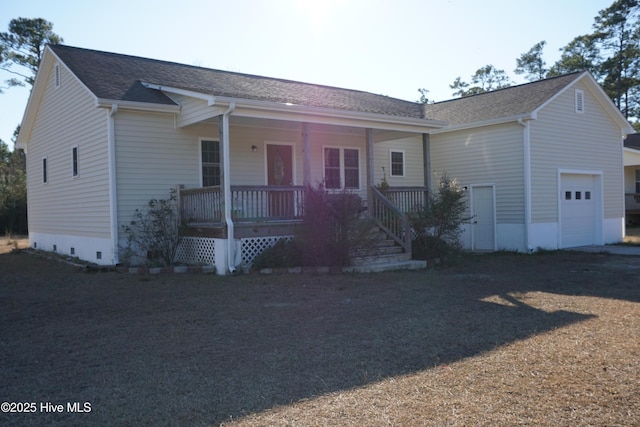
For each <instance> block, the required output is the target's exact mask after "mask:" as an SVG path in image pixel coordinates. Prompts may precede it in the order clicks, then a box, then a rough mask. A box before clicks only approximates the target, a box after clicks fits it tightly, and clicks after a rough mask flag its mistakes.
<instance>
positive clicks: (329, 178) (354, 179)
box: [324, 147, 360, 189]
mask: <svg viewBox="0 0 640 427" xmlns="http://www.w3.org/2000/svg"><path fill="white" fill-rule="evenodd" d="M324 182H325V186H326V188H327V189H340V188H347V189H359V188H360V151H359V150H358V149H355V148H333V147H325V149H324Z"/></svg>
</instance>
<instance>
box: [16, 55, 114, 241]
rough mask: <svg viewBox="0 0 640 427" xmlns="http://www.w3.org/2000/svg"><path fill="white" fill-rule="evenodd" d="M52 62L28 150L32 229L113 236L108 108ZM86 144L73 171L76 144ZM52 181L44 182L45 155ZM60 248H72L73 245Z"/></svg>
mask: <svg viewBox="0 0 640 427" xmlns="http://www.w3.org/2000/svg"><path fill="white" fill-rule="evenodd" d="M58 73H59V74H58V76H57V79H58V81H60V82H62V83H63V84H62V85H61V86H60V87H58V88H56V67H55V66H52V67H51V68H50V70H49V74H48V75H46V76H41V77H45V78H46V79H47V83H46V87H45V89H44V93H43V96H42V98H41V101H40V104H39V110H38V115H37V116H36V118H35V121H34V124H33V129H32V132H31V136H30V140H29V146H28V152H27V183H28V184H27V185H28V188H29V192H28V195H27V198H28V209H29V231H30V232H34V233H49V234H52V235H72V236H86V237H92V238H109V236H110V235H111V233H110V226H109V218H110V216H109V171H108V162H107V118H108V115H107V112H106V111H105V110H104V109H101V108H96V106H95V100H94V98H93V97H92V96H91V95H90V94H89V93H88V92H87V91H86V89H85V88H84V87H83V86H82V85H81V84H80V83H79V82H78V81H77V79H75V78H74V77H73V76H72V75H70V74H69V73H68V71H67V69H66V68H65V67H63V66H59V67H58ZM78 145H81V146H82V162H83V174H82V176H78V177H75V178H74V177H73V176H72V173H71V171H70V167H71V166H70V157H71V153H72V151H71V149H72V147H74V146H78ZM44 158H46V162H47V184H46V185H44V184H43V182H42V181H43V174H42V168H43V159H44ZM58 249H60V250H61V251H63V252H64V251H65V250H66V251H68V248H64V247H61V246H60V244H58Z"/></svg>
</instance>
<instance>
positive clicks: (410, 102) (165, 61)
mask: <svg viewBox="0 0 640 427" xmlns="http://www.w3.org/2000/svg"><path fill="white" fill-rule="evenodd" d="M48 46H55V48H62V49H73V50H79V51H86V52H93V53H98V54H102V55H108V56H111V57H125V58H129V59H134V60H140V61H145V62H150V63H162V64H167V65H172V66H179V67H187V68H192V69H200V70H203V71H213V72H217V73H224V74H227V75H233V76H239V77H247V78H253V79H265V80H271V81H278V82H281V83H291V84H300V85H307V86H313V87H318V88H325V89H330V90H341V91H347V92H352V93H361V94H367V95H373V96H379V97H384V98H387V99H390V100H395V101H400V102H405V103H408V104H412V105H415V106H420V105H422V104H421V103H418V102H415V101H409V100H406V99H401V98H396V97H392V96H389V95H383V94H379V93H373V92H369V91H365V90H360V89H349V88H346V87H339V86H332V85H326V84H320V83H310V82H305V81H301V80H293V79H285V78H280V77H271V76H264V75H260V74H252V73H245V72H238V71H229V70H223V69H219V68H211V67H203V66H200V65H190V64H184V63H182V62H176V61H168V60H165V59H155V58H148V57H144V56H138V55H131V54H126V53H116V52H108V51H104V50H98V49H89V48H84V47H78V46H70V45H64V44H56V45H48ZM55 48H54V50H55Z"/></svg>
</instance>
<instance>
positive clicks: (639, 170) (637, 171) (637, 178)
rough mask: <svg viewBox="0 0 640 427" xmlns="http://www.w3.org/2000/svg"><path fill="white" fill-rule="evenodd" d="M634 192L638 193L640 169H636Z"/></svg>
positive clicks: (639, 188) (639, 191) (639, 190)
mask: <svg viewBox="0 0 640 427" xmlns="http://www.w3.org/2000/svg"><path fill="white" fill-rule="evenodd" d="M636 193H640V169H636Z"/></svg>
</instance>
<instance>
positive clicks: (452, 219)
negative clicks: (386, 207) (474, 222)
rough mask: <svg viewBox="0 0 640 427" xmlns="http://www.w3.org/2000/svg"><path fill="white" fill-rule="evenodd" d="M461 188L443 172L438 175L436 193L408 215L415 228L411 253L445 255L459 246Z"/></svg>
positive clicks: (462, 209) (463, 206) (462, 204)
mask: <svg viewBox="0 0 640 427" xmlns="http://www.w3.org/2000/svg"><path fill="white" fill-rule="evenodd" d="M464 197H465V196H464V191H463V190H462V189H461V188H460V187H459V186H458V184H457V182H456V180H455V179H451V178H449V177H448V176H447V174H446V173H445V174H443V175H442V176H441V177H440V184H439V187H438V193H437V194H435V195H433V196H430V197H429V201H428V203H427V205H426V206H424V207H422V208H421V209H419V210H418V211H417V212H415V213H413V214H411V215H410V217H409V220H410V222H411V225H412V227H413V229H414V231H415V234H416V236H415V239H413V242H412V248H413V252H414V255H415V256H416V257H420V258H429V257H434V256H441V255H446V254H447V253H450V252H452V251H455V250H458V249H459V248H460V246H461V245H460V233H461V232H462V223H463V222H464V221H467V220H468V219H469V218H466V217H465V215H464V214H465V212H466V210H467V205H466V202H465V199H464Z"/></svg>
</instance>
